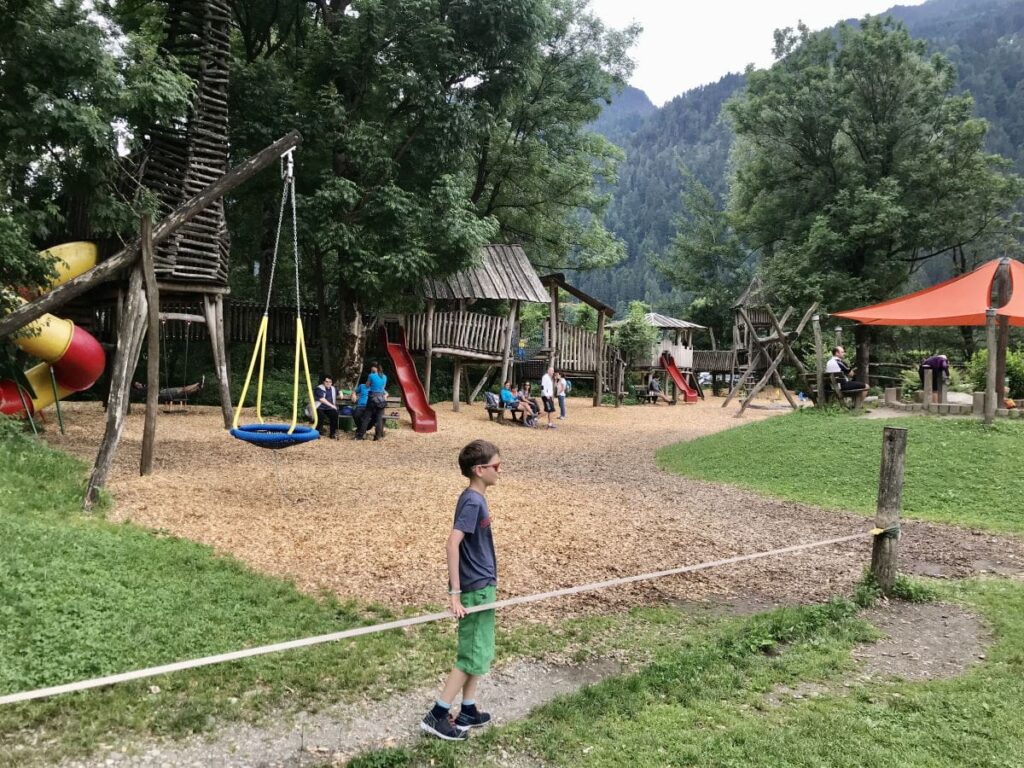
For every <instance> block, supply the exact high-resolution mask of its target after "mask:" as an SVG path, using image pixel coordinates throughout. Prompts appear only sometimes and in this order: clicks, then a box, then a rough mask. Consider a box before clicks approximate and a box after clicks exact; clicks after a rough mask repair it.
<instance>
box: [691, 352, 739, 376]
mask: <svg viewBox="0 0 1024 768" xmlns="http://www.w3.org/2000/svg"><path fill="white" fill-rule="evenodd" d="M732 366H733V354H732V350H731V349H695V350H693V370H695V371H697V372H698V373H699V372H701V371H707V372H708V373H732Z"/></svg>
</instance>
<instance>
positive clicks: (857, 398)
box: [810, 373, 868, 410]
mask: <svg viewBox="0 0 1024 768" xmlns="http://www.w3.org/2000/svg"><path fill="white" fill-rule="evenodd" d="M843 380H844V379H843V377H842V376H841V375H840V374H838V373H826V374H825V376H824V388H825V392H824V397H823V398H822V400H821V402H822V404H827V403H828V401H829V400H830V399H832V398H835V399H836V402H838V403H839V404H840V405H843V406H845V407H847V408H849V409H850V410H855V409H857V408H859V407H860V404H861V403H862V402H863V400H864V396H865V395H866V394H867V391H868V390H867V387H865V388H864V389H862V390H859V391H857V392H845V391H843ZM810 394H811V399H812V400H813V401H814V402H815V404H817V403H818V393H817V392H811V393H810Z"/></svg>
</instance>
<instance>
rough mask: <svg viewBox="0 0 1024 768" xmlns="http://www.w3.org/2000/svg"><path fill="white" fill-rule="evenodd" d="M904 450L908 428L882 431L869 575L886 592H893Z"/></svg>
mask: <svg viewBox="0 0 1024 768" xmlns="http://www.w3.org/2000/svg"><path fill="white" fill-rule="evenodd" d="M906 450H907V430H906V429H904V428H901V427H886V428H885V430H884V431H883V433H882V466H881V470H880V472H879V476H878V505H877V507H876V512H875V539H874V544H873V545H872V549H871V574H872V575H873V576H874V577H875V582H876V583H877V584H878V586H879V588H880V589H881V590H882V594H885V595H888V594H890V593H891V592H892V588H893V586H894V585H895V583H896V561H897V552H898V548H899V538H900V507H901V505H902V502H903V468H904V463H905V461H904V459H905V454H906Z"/></svg>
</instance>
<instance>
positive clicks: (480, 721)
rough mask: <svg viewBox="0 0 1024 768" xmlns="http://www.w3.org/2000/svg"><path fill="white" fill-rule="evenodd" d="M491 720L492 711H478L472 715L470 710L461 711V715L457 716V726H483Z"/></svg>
mask: <svg viewBox="0 0 1024 768" xmlns="http://www.w3.org/2000/svg"><path fill="white" fill-rule="evenodd" d="M489 722H491V713H490V712H480V711H477V713H476V714H475V715H471V714H469V713H468V712H459V716H458V717H456V718H455V727H456V728H483V727H484V726H485V725H487V724H488V723H489Z"/></svg>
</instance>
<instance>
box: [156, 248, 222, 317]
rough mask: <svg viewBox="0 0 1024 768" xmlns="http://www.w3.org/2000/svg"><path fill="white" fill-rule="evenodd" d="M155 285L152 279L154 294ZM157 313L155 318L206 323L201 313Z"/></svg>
mask: <svg viewBox="0 0 1024 768" xmlns="http://www.w3.org/2000/svg"><path fill="white" fill-rule="evenodd" d="M142 258H143V259H145V258H146V252H145V248H143V252H142ZM157 285H158V284H157V283H156V282H155V280H154V283H153V293H154V294H155V293H156V292H157V291H158V290H159V288H158V287H157ZM146 292H147V293H148V292H149V280H148V279H147V280H146ZM158 315H159V316H158V317H157V320H180V321H181V322H183V323H202V324H203V325H206V324H207V323H206V317H204V316H203V315H190V314H188V313H187V312H159V313H158Z"/></svg>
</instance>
